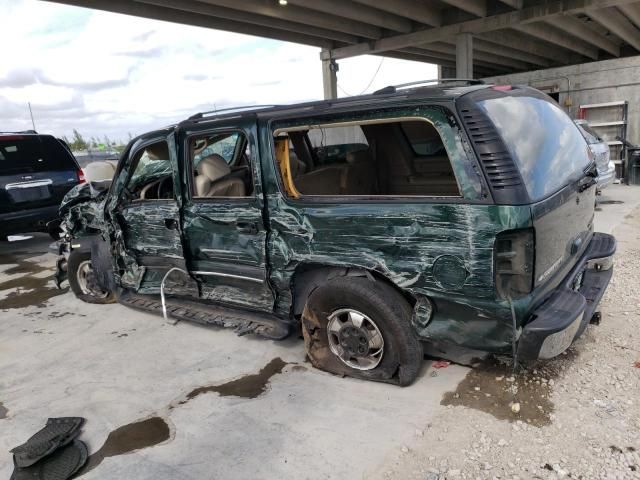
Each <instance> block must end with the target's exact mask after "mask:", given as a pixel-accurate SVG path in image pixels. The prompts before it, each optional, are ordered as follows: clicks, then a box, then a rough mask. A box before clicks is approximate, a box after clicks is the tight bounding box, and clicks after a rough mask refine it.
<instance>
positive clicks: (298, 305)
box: [291, 263, 416, 318]
mask: <svg viewBox="0 0 640 480" xmlns="http://www.w3.org/2000/svg"><path fill="white" fill-rule="evenodd" d="M343 276H356V277H367V278H369V280H371V281H373V282H382V283H384V284H386V285H388V286H390V287H391V288H393V289H394V290H395V291H397V292H398V293H400V295H402V297H403V298H405V300H407V302H408V303H409V305H410V306H411V308H412V309H413V307H414V305H415V304H416V298H415V297H414V296H413V295H412V294H411V292H409V291H407V290H404V289H402V288H401V287H399V286H398V285H397V284H395V283H394V282H393V281H392V280H391V279H390V278H388V277H387V276H385V275H384V274H382V273H380V272H378V271H376V270H372V269H367V268H363V267H359V266H337V265H323V264H318V263H301V264H299V265H298V266H297V267H296V269H295V272H294V274H293V275H292V277H291V294H292V296H293V301H292V313H293V316H294V318H298V317H299V316H300V315H302V312H303V310H304V306H305V304H306V302H307V299H308V298H309V296H310V295H311V293H312V292H313V291H314V290H315V289H316V288H318V287H319V286H320V285H323V284H324V283H326V282H327V281H329V280H331V279H332V278H336V277H343Z"/></svg>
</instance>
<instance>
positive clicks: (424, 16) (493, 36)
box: [51, 0, 640, 76]
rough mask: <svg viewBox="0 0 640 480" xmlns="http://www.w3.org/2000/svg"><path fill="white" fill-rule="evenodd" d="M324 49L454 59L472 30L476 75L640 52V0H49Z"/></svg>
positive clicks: (329, 53) (447, 62)
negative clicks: (458, 45) (283, 2)
mask: <svg viewBox="0 0 640 480" xmlns="http://www.w3.org/2000/svg"><path fill="white" fill-rule="evenodd" d="M51 1H55V2H57V3H64V4H68V5H76V6H81V7H89V8H95V9H99V10H107V11H110V12H117V13H124V14H129V15H135V16H138V17H145V18H152V19H158V20H165V21H170V22H175V23H182V24H187V25H196V26H200V27H207V28H213V29H217V30H226V31H230V32H237V33H244V34H249V35H255V36H260V37H267V38H273V39H277V40H284V41H289V42H295V43H301V44H306V45H313V46H317V47H321V48H323V49H324V51H323V54H322V55H323V58H325V59H328V58H332V59H336V60H339V59H342V58H348V57H353V56H356V55H363V54H374V55H385V56H390V57H395V58H403V59H408V60H416V61H421V62H429V63H436V64H439V65H442V66H445V67H454V66H455V55H456V47H455V42H456V36H457V35H458V34H461V33H470V34H472V35H473V51H474V52H473V53H474V55H473V64H474V74H475V75H476V76H486V75H494V74H500V73H510V72H519V71H527V70H533V69H538V68H547V67H552V66H560V65H571V64H576V63H583V62H588V61H593V60H601V59H607V58H615V57H620V56H627V55H637V54H638V53H639V52H640V29H639V27H640V2H639V1H629V0H564V1H535V0H288V2H287V5H284V6H283V5H280V3H279V1H278V0H51Z"/></svg>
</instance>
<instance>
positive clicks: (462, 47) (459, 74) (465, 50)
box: [456, 33, 473, 78]
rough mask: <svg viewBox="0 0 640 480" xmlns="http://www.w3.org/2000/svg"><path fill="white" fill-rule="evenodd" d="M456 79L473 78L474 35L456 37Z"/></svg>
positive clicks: (466, 34) (467, 34)
mask: <svg viewBox="0 0 640 480" xmlns="http://www.w3.org/2000/svg"><path fill="white" fill-rule="evenodd" d="M456 78H473V35H471V34H470V33H461V34H459V35H458V36H457V37H456Z"/></svg>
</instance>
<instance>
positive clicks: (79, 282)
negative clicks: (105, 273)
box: [67, 250, 116, 303]
mask: <svg viewBox="0 0 640 480" xmlns="http://www.w3.org/2000/svg"><path fill="white" fill-rule="evenodd" d="M67 275H68V278H69V285H70V286H71V290H73V293H75V295H76V297H78V298H79V299H80V300H82V301H83V302H87V303H114V302H115V301H116V296H115V294H114V293H113V292H111V291H109V290H103V289H102V288H101V287H100V286H99V285H97V283H96V280H95V276H94V272H93V266H92V265H91V252H83V251H80V250H72V251H71V253H70V254H69V259H68V260H67Z"/></svg>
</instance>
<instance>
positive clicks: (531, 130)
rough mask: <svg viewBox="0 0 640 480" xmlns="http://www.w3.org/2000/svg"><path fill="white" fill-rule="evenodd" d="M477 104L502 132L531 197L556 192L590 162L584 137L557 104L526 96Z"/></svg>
mask: <svg viewBox="0 0 640 480" xmlns="http://www.w3.org/2000/svg"><path fill="white" fill-rule="evenodd" d="M478 104H479V106H480V107H481V108H482V109H483V110H484V111H485V112H486V113H487V115H488V116H489V118H490V119H491V121H492V122H493V124H494V125H495V126H496V128H497V129H498V132H499V133H500V134H501V136H502V138H503V140H504V143H505V145H506V146H507V148H508V150H509V153H511V156H512V157H513V159H514V161H515V162H516V164H517V166H518V167H519V170H520V175H521V176H522V179H523V180H524V182H525V186H526V188H527V191H528V192H529V196H530V197H531V198H532V200H539V199H542V198H545V197H547V196H549V195H551V194H553V193H555V192H557V191H558V190H560V189H561V188H562V187H564V186H565V185H567V184H568V183H569V181H570V180H572V179H574V178H577V177H578V176H580V175H581V174H582V173H583V171H584V170H585V168H587V166H588V165H589V162H590V159H589V154H588V152H587V151H588V146H587V144H586V142H585V139H584V138H583V137H582V134H581V133H580V131H579V130H578V128H577V127H576V125H575V124H574V123H573V121H572V120H571V119H570V118H569V116H568V115H567V114H566V113H565V112H564V111H563V110H562V109H561V108H560V107H559V106H557V105H556V104H554V103H552V102H550V101H548V100H544V99H541V98H536V97H526V96H520V97H500V98H490V99H487V100H482V101H480V102H478Z"/></svg>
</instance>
